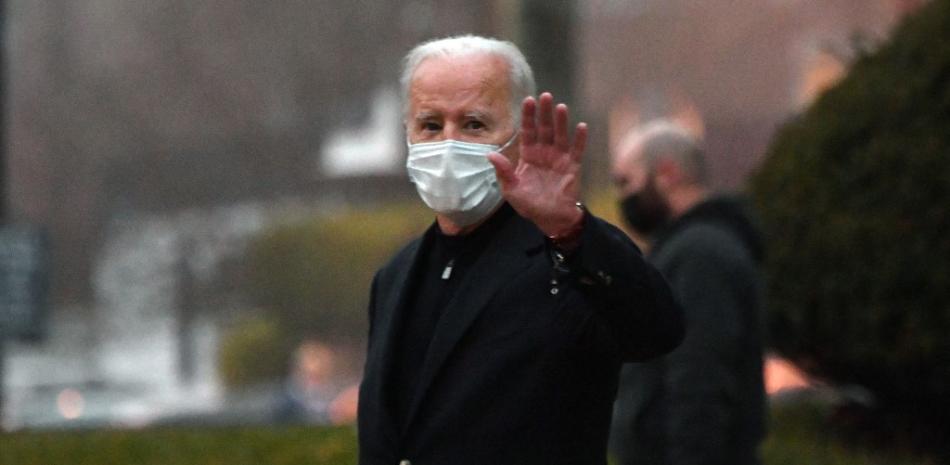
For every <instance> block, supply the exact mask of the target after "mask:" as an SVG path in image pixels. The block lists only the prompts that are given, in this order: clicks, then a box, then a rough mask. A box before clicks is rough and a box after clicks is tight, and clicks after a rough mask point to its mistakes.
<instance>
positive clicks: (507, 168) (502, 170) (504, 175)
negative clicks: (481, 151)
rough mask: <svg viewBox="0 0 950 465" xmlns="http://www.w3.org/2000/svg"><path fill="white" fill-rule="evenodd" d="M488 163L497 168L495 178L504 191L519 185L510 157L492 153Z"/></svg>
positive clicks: (489, 155)
mask: <svg viewBox="0 0 950 465" xmlns="http://www.w3.org/2000/svg"><path fill="white" fill-rule="evenodd" d="M488 161H489V162H490V163H491V164H492V166H494V167H495V176H496V177H497V178H498V182H499V183H501V189H502V190H503V191H504V190H508V189H509V188H511V187H513V186H514V185H515V184H517V183H518V178H517V177H516V176H515V167H514V165H513V164H512V163H511V160H509V159H508V157H506V156H504V155H502V154H500V153H498V152H491V153H489V154H488Z"/></svg>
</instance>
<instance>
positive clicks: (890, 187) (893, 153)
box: [752, 0, 950, 428]
mask: <svg viewBox="0 0 950 465" xmlns="http://www.w3.org/2000/svg"><path fill="white" fill-rule="evenodd" d="M752 193H753V196H754V198H755V201H756V203H757V206H758V209H759V212H760V215H761V218H762V220H763V223H764V227H765V230H766V233H767V239H768V260H767V268H768V272H769V283H770V284H769V296H768V302H769V307H770V310H769V313H770V315H769V316H770V318H769V322H770V324H769V326H770V336H771V345H772V346H773V347H774V348H775V349H777V350H778V351H779V352H781V353H782V354H783V355H785V356H786V357H789V358H790V359H792V360H793V361H795V362H796V363H797V364H798V365H799V366H801V367H803V368H805V369H806V370H807V371H809V372H810V373H811V374H813V375H817V376H819V377H821V378H824V379H826V380H830V381H832V382H835V383H839V384H848V383H854V384H859V385H863V386H865V387H867V388H869V389H870V390H871V391H873V393H874V394H875V396H876V398H877V400H878V402H879V406H880V407H882V408H883V409H885V410H889V411H890V413H892V414H895V415H897V416H902V417H903V418H904V419H909V420H911V421H914V422H918V421H929V422H930V423H931V425H932V426H936V425H944V427H945V421H946V418H945V417H943V416H944V415H945V413H946V412H948V411H950V338H948V337H947V335H948V334H950V1H947V0H934V1H932V2H931V3H929V4H928V5H927V6H925V7H923V9H921V10H920V12H919V13H918V14H916V15H914V16H913V17H910V18H908V19H907V20H906V21H905V22H904V23H903V24H902V25H901V26H900V27H899V28H898V29H897V30H896V32H895V33H894V34H893V36H892V37H891V39H890V40H889V41H888V42H887V43H885V44H883V45H882V46H881V47H880V48H878V49H877V50H876V51H874V52H873V53H871V54H869V55H865V56H862V57H859V59H858V60H857V61H856V63H855V64H854V66H853V68H852V70H851V72H850V74H849V75H848V77H847V78H846V79H844V80H843V81H842V82H841V83H840V84H839V85H837V86H836V87H834V88H833V89H831V90H829V91H828V92H827V93H825V94H824V95H823V96H822V97H821V98H820V99H819V100H818V101H817V102H816V103H815V104H814V105H813V106H812V107H811V108H809V109H808V110H807V111H806V112H805V113H804V114H803V115H801V117H799V118H797V119H795V120H794V121H791V122H790V123H788V124H787V125H786V126H785V127H784V128H782V129H781V131H780V132H779V134H778V136H777V138H776V139H775V141H774V142H773V144H772V146H771V148H770V150H769V153H768V155H767V157H766V160H765V162H764V165H763V166H762V168H761V170H760V171H759V172H758V173H757V174H756V175H755V176H754V177H753V179H752ZM890 419H891V418H886V419H883V420H880V421H877V422H876V423H877V424H878V427H881V428H886V427H888V426H889V425H891V422H890Z"/></svg>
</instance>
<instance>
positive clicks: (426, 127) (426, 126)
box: [422, 122, 442, 131]
mask: <svg viewBox="0 0 950 465" xmlns="http://www.w3.org/2000/svg"><path fill="white" fill-rule="evenodd" d="M440 129H442V125H440V124H438V123H431V122H426V123H422V130H423V131H438V130H440Z"/></svg>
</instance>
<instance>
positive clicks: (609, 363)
mask: <svg viewBox="0 0 950 465" xmlns="http://www.w3.org/2000/svg"><path fill="white" fill-rule="evenodd" d="M432 227H437V226H435V225H433V226H432ZM423 246H424V245H423V241H422V240H421V238H420V239H417V240H415V241H413V242H411V243H410V244H408V245H407V246H406V247H405V248H404V249H403V250H401V251H400V252H399V253H397V254H396V256H395V257H394V258H393V259H392V261H390V262H389V263H388V264H387V265H386V266H384V267H383V268H382V269H381V270H379V272H378V273H377V274H376V277H375V278H374V280H373V284H372V290H371V298H370V304H369V321H370V331H369V346H368V352H367V360H366V365H365V369H364V377H363V381H362V383H361V387H360V397H359V410H358V411H359V414H358V429H359V449H360V464H362V465H398V464H399V463H406V462H403V461H408V462H409V463H411V464H412V465H466V464H473V465H474V464H479V465H485V464H491V465H531V464H544V465H558V464H565V465H567V464H571V465H578V464H581V465H584V464H591V465H604V464H606V444H607V436H608V430H609V425H610V415H611V406H612V404H613V400H614V396H615V395H616V390H617V379H618V372H619V369H620V366H621V363H622V362H624V361H634V360H645V359H649V358H652V357H655V356H657V355H660V354H663V353H666V352H668V351H670V350H672V349H673V348H674V347H675V346H676V345H677V344H678V343H679V341H680V339H681V338H682V334H683V324H682V316H681V314H680V311H679V309H678V308H677V306H676V304H675V303H674V301H673V298H672V296H671V293H670V290H669V288H668V286H667V284H666V282H665V281H664V280H663V278H662V277H661V276H660V275H659V273H657V272H656V270H654V269H653V268H652V267H651V266H650V265H649V264H647V263H646V262H645V261H644V260H643V258H642V257H641V254H640V251H639V250H638V249H637V248H636V246H635V245H634V244H633V243H632V242H631V241H630V240H629V239H628V238H627V237H626V236H625V235H624V234H623V233H622V232H620V231H619V230H618V229H616V228H615V227H613V226H612V225H610V224H608V223H606V222H605V221H602V220H600V219H598V218H596V217H594V216H592V215H589V214H588V215H587V217H586V218H585V225H584V230H583V233H582V239H581V245H580V247H579V248H578V249H577V250H576V251H575V252H574V253H573V254H572V255H571V256H570V257H569V258H568V259H567V261H566V262H565V263H563V264H562V265H559V266H556V265H557V257H556V254H554V253H553V249H552V248H551V246H550V245H549V244H548V242H547V240H546V238H545V237H544V235H543V234H542V233H541V231H540V230H539V229H537V227H535V226H534V224H533V223H531V222H529V221H527V220H525V219H524V218H522V217H520V216H518V215H511V216H510V218H509V219H508V220H506V222H505V223H504V224H503V225H502V226H501V227H500V228H499V230H498V231H497V232H496V233H495V237H492V238H491V242H490V243H489V245H488V246H487V247H486V249H485V251H484V252H483V253H482V254H481V255H480V256H479V257H478V258H477V259H476V260H475V262H474V264H473V265H472V267H471V268H470V269H469V271H468V272H467V273H466V274H465V275H464V277H463V279H464V281H463V282H462V283H460V285H459V286H460V287H459V288H458V291H457V292H456V294H455V296H454V297H453V299H452V300H451V302H450V303H449V305H448V307H447V308H446V309H445V310H444V311H443V315H442V317H441V319H440V320H439V323H438V325H437V327H436V329H435V333H434V335H433V337H432V341H431V343H430V345H429V348H428V352H427V354H426V357H425V362H424V364H423V368H422V370H421V375H420V379H419V380H418V381H417V390H416V393H415V399H414V401H413V402H412V403H411V406H410V408H409V415H408V419H407V420H406V421H405V422H402V423H401V424H398V423H397V422H396V421H395V420H394V413H393V407H392V405H391V403H390V400H389V399H390V397H391V396H390V395H389V394H390V392H391V385H390V379H392V376H391V375H392V368H393V367H394V366H395V362H396V358H397V357H396V356H395V353H394V344H395V341H396V340H397V338H398V335H396V334H395V332H396V331H398V329H399V325H398V324H397V322H398V321H400V318H402V317H403V316H404V312H407V311H408V309H407V308H406V307H407V306H406V300H407V296H409V294H410V292H409V289H410V288H411V286H413V281H414V279H413V278H412V277H413V276H414V275H415V273H414V268H415V267H417V266H419V264H418V261H419V260H418V257H419V255H420V254H419V251H420V248H421V247H423Z"/></svg>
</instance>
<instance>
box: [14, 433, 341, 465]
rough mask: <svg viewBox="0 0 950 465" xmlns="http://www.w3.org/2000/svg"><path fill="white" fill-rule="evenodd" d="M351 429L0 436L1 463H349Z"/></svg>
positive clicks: (72, 464) (254, 464)
mask: <svg viewBox="0 0 950 465" xmlns="http://www.w3.org/2000/svg"><path fill="white" fill-rule="evenodd" d="M355 463H356V435H355V434H354V431H353V429H352V428H349V427H345V428H286V429H285V428H271V429H265V428H222V429H203V430H197V429H147V430H141V431H74V432H37V433H13V434H6V435H0V465H54V464H55V465H120V464H121V465H125V464H128V465H186V464H187V465H194V464H202V465H350V464H355Z"/></svg>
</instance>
